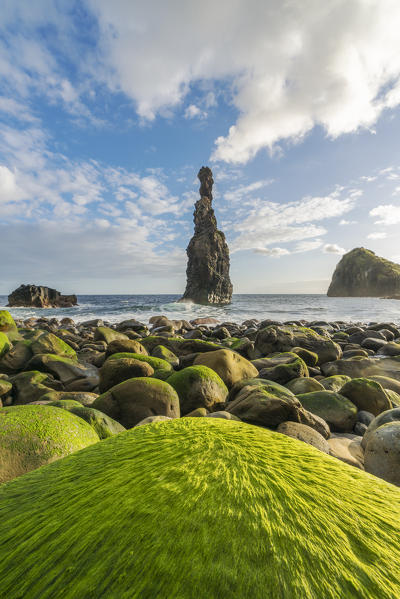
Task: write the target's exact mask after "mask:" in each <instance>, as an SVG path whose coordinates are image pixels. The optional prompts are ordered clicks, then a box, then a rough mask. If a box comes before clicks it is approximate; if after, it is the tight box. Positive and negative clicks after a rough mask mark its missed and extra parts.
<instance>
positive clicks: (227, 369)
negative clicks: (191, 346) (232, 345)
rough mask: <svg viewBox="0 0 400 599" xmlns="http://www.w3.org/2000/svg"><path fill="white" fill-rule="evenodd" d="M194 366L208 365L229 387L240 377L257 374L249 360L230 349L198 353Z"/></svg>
mask: <svg viewBox="0 0 400 599" xmlns="http://www.w3.org/2000/svg"><path fill="white" fill-rule="evenodd" d="M193 365H194V366H208V367H209V368H212V370H215V372H216V373H217V374H218V375H219V376H220V377H221V379H222V380H223V381H224V383H225V385H226V386H227V387H228V388H230V387H233V385H234V384H235V383H237V382H238V381H241V380H242V379H249V378H253V377H256V376H257V375H258V370H257V368H256V367H255V366H253V364H252V363H251V362H249V360H246V358H244V357H243V356H241V355H240V354H237V353H235V352H233V351H231V350H230V349H218V350H217V351H212V352H207V353H204V354H199V355H198V356H197V357H196V358H195V360H194V362H193Z"/></svg>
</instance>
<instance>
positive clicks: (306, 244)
mask: <svg viewBox="0 0 400 599" xmlns="http://www.w3.org/2000/svg"><path fill="white" fill-rule="evenodd" d="M322 243H323V242H322V241H321V239H312V240H311V241H301V242H300V243H297V244H296V246H295V248H294V250H293V253H294V254H302V253H303V252H311V251H312V250H317V249H318V248H320V247H321V245H322Z"/></svg>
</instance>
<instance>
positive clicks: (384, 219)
mask: <svg viewBox="0 0 400 599" xmlns="http://www.w3.org/2000/svg"><path fill="white" fill-rule="evenodd" d="M369 214H370V216H374V217H378V219H377V220H376V221H375V224H377V225H397V224H399V223H400V206H394V205H393V204H383V205H380V206H377V207H376V208H373V209H372V210H371V211H370V213H369Z"/></svg>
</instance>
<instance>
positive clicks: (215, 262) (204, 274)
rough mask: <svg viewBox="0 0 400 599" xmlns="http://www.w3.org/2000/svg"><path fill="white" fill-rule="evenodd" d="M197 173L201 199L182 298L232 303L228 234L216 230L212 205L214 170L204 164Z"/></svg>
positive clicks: (203, 302) (195, 215)
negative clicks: (226, 235)
mask: <svg viewBox="0 0 400 599" xmlns="http://www.w3.org/2000/svg"><path fill="white" fill-rule="evenodd" d="M197 176H198V178H199V179H200V190H199V191H200V199H199V200H198V201H197V202H196V205H195V210H194V214H193V217H194V218H193V220H194V235H193V237H192V239H191V240H190V243H189V245H188V247H187V250H186V253H187V255H188V265H187V269H186V277H187V283H186V290H185V293H184V294H183V297H182V298H181V300H180V301H193V302H195V303H196V304H219V305H221V304H229V303H230V301H231V299H232V283H231V280H230V278H229V248H228V244H227V243H226V240H225V235H224V234H223V233H222V231H219V230H218V229H217V221H216V218H215V215H214V210H213V208H212V186H213V183H214V180H213V176H212V172H211V169H209V168H208V167H204V166H203V167H202V168H201V169H200V171H199V174H198V175H197Z"/></svg>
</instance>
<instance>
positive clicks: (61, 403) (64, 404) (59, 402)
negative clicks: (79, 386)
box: [40, 399, 82, 410]
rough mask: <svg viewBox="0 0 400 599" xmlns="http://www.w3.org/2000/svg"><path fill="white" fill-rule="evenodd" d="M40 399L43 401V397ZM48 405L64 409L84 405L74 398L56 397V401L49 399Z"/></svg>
mask: <svg viewBox="0 0 400 599" xmlns="http://www.w3.org/2000/svg"><path fill="white" fill-rule="evenodd" d="M40 401H43V399H41V400H40ZM47 405H49V406H54V407H55V408H63V409H64V410H69V409H70V408H81V407H82V404H80V403H79V401H75V400H74V399H55V400H54V401H49V403H48V404H47Z"/></svg>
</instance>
